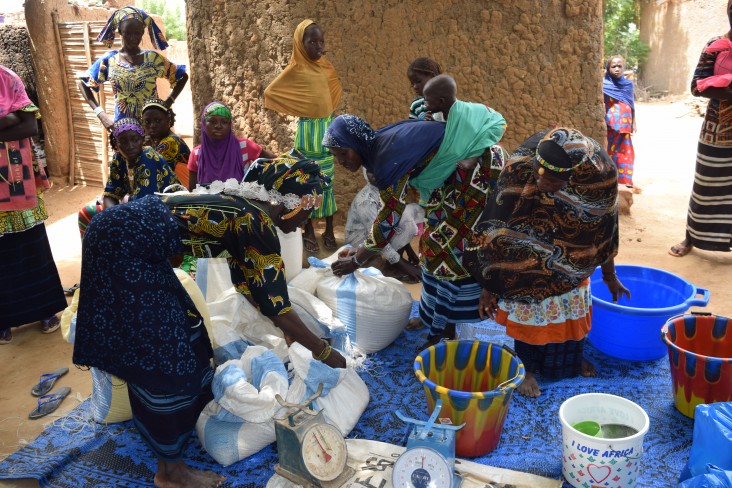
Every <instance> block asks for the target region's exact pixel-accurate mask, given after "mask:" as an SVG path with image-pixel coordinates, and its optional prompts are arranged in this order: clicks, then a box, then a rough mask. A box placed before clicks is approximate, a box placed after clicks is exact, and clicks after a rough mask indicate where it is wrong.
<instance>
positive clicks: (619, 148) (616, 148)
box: [605, 95, 635, 186]
mask: <svg viewBox="0 0 732 488" xmlns="http://www.w3.org/2000/svg"><path fill="white" fill-rule="evenodd" d="M605 123H606V124H607V152H608V154H609V155H610V157H611V158H612V159H613V161H614V162H615V166H616V167H617V168H618V183H619V184H621V185H630V186H632V185H633V164H634V162H635V151H634V150H633V140H632V139H631V134H632V132H633V111H632V109H631V108H630V105H628V104H627V103H624V102H621V101H620V100H616V99H614V98H613V97H611V96H609V95H605Z"/></svg>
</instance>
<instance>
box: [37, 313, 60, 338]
mask: <svg viewBox="0 0 732 488" xmlns="http://www.w3.org/2000/svg"><path fill="white" fill-rule="evenodd" d="M59 327H61V319H59V318H58V316H57V315H54V316H53V317H51V318H48V319H43V320H41V332H43V333H44V334H50V333H51V332H56V331H57V330H58V328H59Z"/></svg>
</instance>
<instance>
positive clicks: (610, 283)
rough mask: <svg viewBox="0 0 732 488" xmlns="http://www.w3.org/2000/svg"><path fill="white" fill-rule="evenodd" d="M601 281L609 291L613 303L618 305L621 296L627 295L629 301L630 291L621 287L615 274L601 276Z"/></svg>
mask: <svg viewBox="0 0 732 488" xmlns="http://www.w3.org/2000/svg"><path fill="white" fill-rule="evenodd" d="M602 281H604V282H605V285H606V286H607V289H608V290H610V294H611V295H612V296H613V303H618V299H620V297H622V296H623V295H627V296H628V300H630V290H628V289H627V288H626V287H625V286H623V284H622V283H621V282H620V280H619V279H618V276H617V275H616V274H612V275H603V277H602Z"/></svg>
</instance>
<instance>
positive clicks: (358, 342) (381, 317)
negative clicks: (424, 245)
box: [301, 258, 413, 354]
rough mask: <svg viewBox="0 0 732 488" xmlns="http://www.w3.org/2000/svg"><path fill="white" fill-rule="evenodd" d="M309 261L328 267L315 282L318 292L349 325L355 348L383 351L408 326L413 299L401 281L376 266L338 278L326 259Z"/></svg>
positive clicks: (341, 319) (350, 337)
mask: <svg viewBox="0 0 732 488" xmlns="http://www.w3.org/2000/svg"><path fill="white" fill-rule="evenodd" d="M308 262H310V265H311V267H316V268H327V272H325V273H323V274H322V276H320V279H319V280H318V282H317V284H316V287H315V295H316V296H317V297H318V298H319V299H321V300H322V301H323V302H324V303H325V304H326V305H328V307H330V308H331V309H332V310H333V312H334V314H335V316H336V317H337V318H338V319H339V320H340V321H341V322H343V324H344V325H345V326H346V331H347V332H348V337H349V339H350V341H351V344H352V345H353V347H354V348H355V349H356V350H358V351H360V352H362V353H364V354H371V353H374V352H378V351H381V350H382V349H384V348H385V347H387V346H388V345H389V344H391V343H392V342H394V339H396V338H397V337H398V336H399V334H401V332H402V330H404V327H406V326H407V323H408V322H409V314H410V312H411V311H412V302H413V299H412V294H411V293H410V292H409V290H408V289H407V287H405V286H404V284H403V283H402V282H400V281H399V280H397V279H395V278H387V277H386V276H383V275H382V274H381V272H380V271H379V270H377V269H376V268H365V269H358V270H356V271H355V272H354V273H351V274H349V275H347V276H343V277H337V276H335V275H334V274H333V272H332V271H330V265H329V264H327V263H326V262H324V261H320V260H318V259H315V258H310V259H309V260H308ZM304 273H305V271H303V272H302V273H301V275H302V274H304Z"/></svg>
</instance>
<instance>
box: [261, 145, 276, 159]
mask: <svg viewBox="0 0 732 488" xmlns="http://www.w3.org/2000/svg"><path fill="white" fill-rule="evenodd" d="M259 157H260V158H266V159H275V158H276V157H277V155H276V154H275V153H273V152H272V151H268V150H267V149H264V148H262V152H261V153H259Z"/></svg>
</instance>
